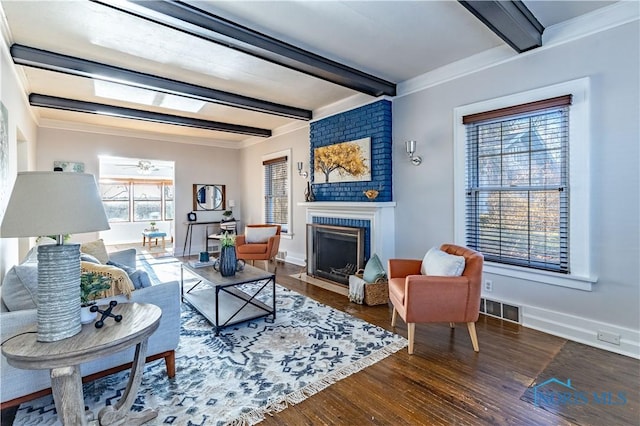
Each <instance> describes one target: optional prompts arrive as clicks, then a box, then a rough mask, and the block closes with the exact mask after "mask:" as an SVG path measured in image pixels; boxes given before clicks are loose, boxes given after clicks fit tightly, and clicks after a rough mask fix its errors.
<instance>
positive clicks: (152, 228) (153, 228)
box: [149, 222, 158, 231]
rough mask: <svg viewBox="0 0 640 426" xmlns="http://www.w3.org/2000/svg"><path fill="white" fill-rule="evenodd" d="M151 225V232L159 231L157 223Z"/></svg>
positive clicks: (150, 223)
mask: <svg viewBox="0 0 640 426" xmlns="http://www.w3.org/2000/svg"><path fill="white" fill-rule="evenodd" d="M149 225H151V228H150V229H149V231H157V230H158V228H156V223H155V222H149Z"/></svg>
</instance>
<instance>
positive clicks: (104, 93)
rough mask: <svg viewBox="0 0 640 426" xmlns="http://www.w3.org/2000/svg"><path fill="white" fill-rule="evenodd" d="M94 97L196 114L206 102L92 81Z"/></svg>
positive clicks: (107, 82) (117, 84)
mask: <svg viewBox="0 0 640 426" xmlns="http://www.w3.org/2000/svg"><path fill="white" fill-rule="evenodd" d="M93 87H94V93H95V95H96V96H98V97H101V98H106V99H115V100H118V101H125V102H135V103H137V104H141V105H146V106H159V107H162V108H169V109H173V110H176V111H184V112H198V111H200V110H201V109H202V107H203V106H204V105H205V103H206V102H204V101H200V100H197V99H191V98H186V97H182V96H176V95H170V94H167V93H162V92H156V91H153V90H148V89H141V88H139V87H133V86H128V85H125V84H119V83H113V82H110V81H104V80H93Z"/></svg>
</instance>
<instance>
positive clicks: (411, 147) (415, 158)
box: [405, 141, 422, 166]
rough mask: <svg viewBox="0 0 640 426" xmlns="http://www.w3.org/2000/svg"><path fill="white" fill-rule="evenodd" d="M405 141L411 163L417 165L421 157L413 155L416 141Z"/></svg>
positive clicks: (420, 161)
mask: <svg viewBox="0 0 640 426" xmlns="http://www.w3.org/2000/svg"><path fill="white" fill-rule="evenodd" d="M405 143H406V145H407V154H408V155H409V160H410V161H411V164H413V165H414V166H419V165H420V164H421V163H422V157H420V156H419V155H413V153H414V152H416V141H407V142H405Z"/></svg>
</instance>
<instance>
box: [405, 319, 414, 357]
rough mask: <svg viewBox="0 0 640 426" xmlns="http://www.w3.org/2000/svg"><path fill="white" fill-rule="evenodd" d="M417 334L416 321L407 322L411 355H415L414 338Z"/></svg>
mask: <svg viewBox="0 0 640 426" xmlns="http://www.w3.org/2000/svg"><path fill="white" fill-rule="evenodd" d="M415 335H416V323H415V322H410V323H408V324H407V336H408V337H409V355H413V340H414V338H415Z"/></svg>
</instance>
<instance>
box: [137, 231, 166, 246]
mask: <svg viewBox="0 0 640 426" xmlns="http://www.w3.org/2000/svg"><path fill="white" fill-rule="evenodd" d="M166 236H167V233H166V232H160V231H142V247H144V246H145V244H146V243H147V242H149V250H151V240H152V239H154V238H155V240H156V247H157V246H158V238H162V249H163V250H164V248H165V241H164V237H166Z"/></svg>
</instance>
